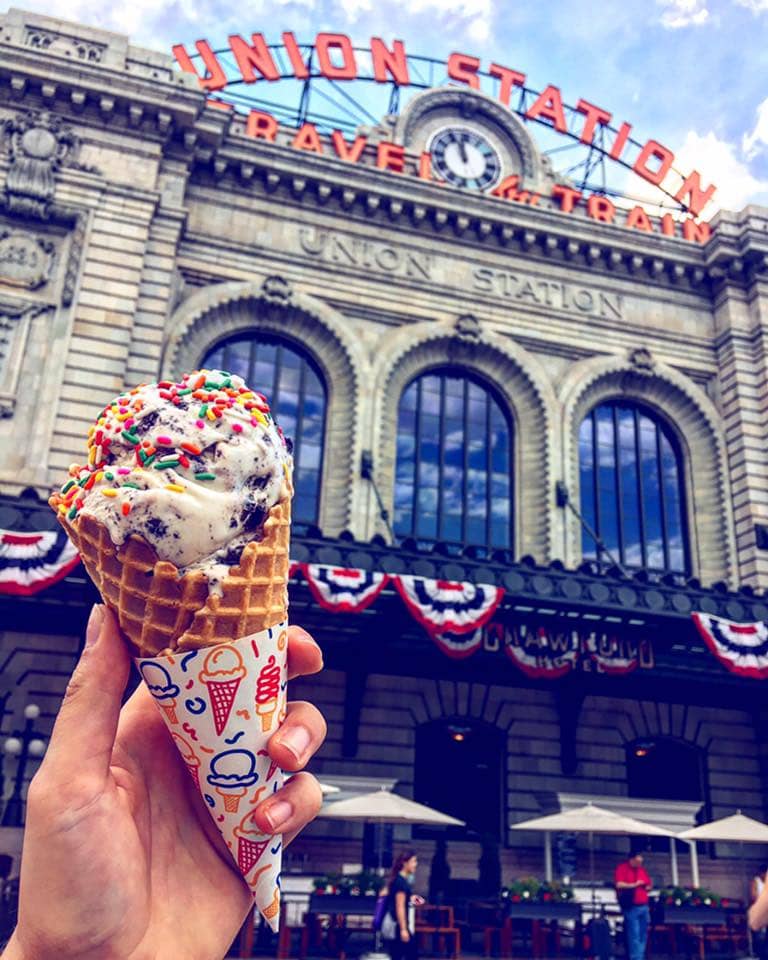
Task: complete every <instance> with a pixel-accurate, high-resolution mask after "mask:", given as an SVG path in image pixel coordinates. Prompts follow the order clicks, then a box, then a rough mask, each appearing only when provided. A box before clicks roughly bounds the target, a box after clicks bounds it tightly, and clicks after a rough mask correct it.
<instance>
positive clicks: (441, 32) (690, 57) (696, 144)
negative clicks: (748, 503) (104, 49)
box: [21, 0, 768, 216]
mask: <svg viewBox="0 0 768 960" xmlns="http://www.w3.org/2000/svg"><path fill="white" fill-rule="evenodd" d="M21 5H23V6H24V7H25V8H27V9H32V10H36V11H38V12H40V13H48V14H52V15H56V16H60V17H65V18H67V19H75V20H78V21H80V22H83V23H89V24H92V25H94V26H96V25H98V26H102V27H106V28H108V29H112V30H116V31H119V32H122V33H128V34H129V35H130V36H131V38H132V40H133V42H135V43H137V44H140V45H144V46H149V47H152V48H154V49H160V50H162V49H167V50H170V46H171V44H172V43H174V42H181V43H186V44H188V45H189V49H190V51H191V50H192V46H193V42H194V40H195V39H197V38H199V37H206V38H208V39H210V40H211V42H212V44H213V45H214V46H224V45H225V44H226V37H227V35H228V34H229V33H230V32H235V33H241V34H243V35H244V36H248V35H249V34H250V33H252V32H254V31H256V32H262V33H264V34H265V35H266V36H267V38H268V40H270V41H274V42H277V41H279V39H280V33H281V31H282V30H286V29H287V30H293V31H294V32H295V33H296V36H297V39H299V40H300V41H309V40H311V39H312V37H313V36H314V34H315V33H316V32H318V31H321V30H327V31H331V32H340V33H348V34H349V35H350V36H351V37H352V39H353V41H354V42H355V44H359V45H365V44H366V43H367V41H368V39H369V38H370V37H371V36H372V35H381V36H383V37H384V38H385V39H388V40H390V39H392V38H394V37H397V38H399V39H402V40H404V41H405V43H406V48H407V50H408V52H409V53H412V54H424V55H429V56H435V57H440V58H444V57H447V55H448V54H449V53H450V52H451V51H453V50H460V51H462V52H466V53H470V54H474V55H476V56H479V57H480V58H481V60H482V62H483V66H487V65H488V64H489V63H490V62H491V61H492V60H495V61H496V62H497V63H500V64H503V65H505V66H509V67H512V68H513V69H516V70H519V71H521V72H524V73H526V74H527V77H528V84H529V85H530V86H532V87H534V88H536V89H541V88H543V87H544V86H546V85H547V84H549V83H554V84H556V85H557V86H559V87H560V88H561V90H562V91H563V96H564V99H565V100H566V101H567V102H570V103H575V101H576V100H578V99H579V98H580V97H583V98H584V99H586V100H589V101H591V102H592V103H595V104H598V105H599V106H601V107H604V108H605V109H607V110H610V111H611V112H612V113H613V116H614V120H615V121H621V120H627V121H629V122H630V123H631V124H632V125H633V127H634V135H635V136H636V137H637V138H638V139H640V140H641V141H645V140H646V139H649V138H654V139H656V140H659V141H661V142H662V143H664V144H665V145H667V146H668V147H670V148H671V149H672V150H674V152H675V155H676V158H677V162H676V166H677V167H678V169H680V170H681V171H682V172H684V173H687V172H689V171H690V170H691V169H693V168H697V169H699V170H700V171H701V173H702V175H703V180H704V182H705V183H708V182H715V183H716V184H717V186H718V195H717V196H716V197H715V201H714V203H713V204H712V205H710V207H709V208H708V210H707V211H706V216H709V215H711V214H712V213H714V212H715V209H716V207H718V206H723V207H726V208H729V209H740V208H741V207H743V206H744V205H746V204H747V203H758V204H763V205H765V206H768V0H624V2H622V3H618V2H615V3H611V4H602V5H601V4H599V3H598V4H596V5H594V6H591V5H590V4H589V3H587V2H585V0H581V2H573V0H551V2H550V3H549V4H516V3H511V2H509V0H507V2H501V0H385V2H382V0H252V2H250V3H248V4H234V3H231V2H229V3H225V2H222V0H209V2H208V3H205V2H201V0H130V2H127V0H113V2H112V4H111V6H110V7H109V8H107V7H106V5H105V4H103V0H39V2H38V0H24V2H23V3H22V4H21ZM634 179H635V180H636V178H634ZM640 186H641V187H642V183H641V184H640ZM646 189H648V188H647V187H646Z"/></svg>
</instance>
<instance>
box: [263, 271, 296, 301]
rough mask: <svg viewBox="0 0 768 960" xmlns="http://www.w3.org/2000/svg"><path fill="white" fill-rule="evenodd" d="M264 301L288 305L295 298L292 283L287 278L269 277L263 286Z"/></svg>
mask: <svg viewBox="0 0 768 960" xmlns="http://www.w3.org/2000/svg"><path fill="white" fill-rule="evenodd" d="M261 289H262V292H263V294H264V299H265V300H269V301H270V302H272V303H282V304H285V303H288V302H289V301H290V299H291V297H292V296H293V291H292V290H291V285H290V283H289V282H288V281H287V280H286V279H285V277H280V276H277V275H275V276H271V277H267V279H266V280H265V281H264V283H263V284H262V285H261Z"/></svg>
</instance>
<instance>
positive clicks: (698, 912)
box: [659, 904, 725, 927]
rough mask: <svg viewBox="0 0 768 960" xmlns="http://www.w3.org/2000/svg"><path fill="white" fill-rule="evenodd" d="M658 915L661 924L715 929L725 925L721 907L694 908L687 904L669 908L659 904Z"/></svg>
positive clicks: (723, 912) (723, 911)
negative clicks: (701, 925)
mask: <svg viewBox="0 0 768 960" xmlns="http://www.w3.org/2000/svg"><path fill="white" fill-rule="evenodd" d="M659 914H660V918H659V922H661V923H691V924H704V925H706V926H716V927H720V926H723V925H724V924H725V910H724V909H723V908H722V907H694V906H689V905H688V904H686V905H685V906H682V907H670V906H667V904H661V908H660V910H659Z"/></svg>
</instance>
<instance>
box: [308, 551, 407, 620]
mask: <svg viewBox="0 0 768 960" xmlns="http://www.w3.org/2000/svg"><path fill="white" fill-rule="evenodd" d="M301 572H302V573H303V574H304V578H305V580H306V581H307V584H308V585H309V589H310V590H311V591H312V596H313V597H314V598H315V600H317V602H318V603H319V604H320V606H321V607H323V609H325V610H333V611H335V612H337V613H360V611H361V610H365V608H366V607H369V606H370V605H371V604H372V603H373V601H374V600H375V599H376V597H378V595H379V594H380V593H381V591H382V590H383V589H384V587H386V585H387V583H388V582H389V576H388V575H387V574H386V573H371V572H370V571H368V570H357V569H354V568H349V567H333V566H328V565H326V564H320V563H303V564H302V565H301Z"/></svg>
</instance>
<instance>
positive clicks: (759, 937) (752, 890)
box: [749, 863, 768, 960]
mask: <svg viewBox="0 0 768 960" xmlns="http://www.w3.org/2000/svg"><path fill="white" fill-rule="evenodd" d="M766 873H768V865H767V864H765V863H761V864H760V866H759V867H758V868H757V873H756V874H755V875H754V877H752V880H751V882H750V884H749V903H750V914H751V913H752V906H753V905H754V904H756V903H757V901H758V900H759V899H760V895H761V894H762V892H763V890H765V875H766ZM752 943H753V944H754V947H755V951H756V953H757V955H758V957H760V960H766V958H767V957H768V931H767V930H766V929H765V925H764V924H763V925H762V926H761V927H759V928H758V929H756V930H755V929H754V928H753V935H752Z"/></svg>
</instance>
